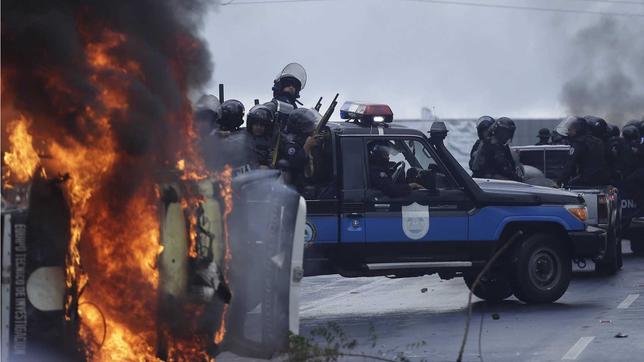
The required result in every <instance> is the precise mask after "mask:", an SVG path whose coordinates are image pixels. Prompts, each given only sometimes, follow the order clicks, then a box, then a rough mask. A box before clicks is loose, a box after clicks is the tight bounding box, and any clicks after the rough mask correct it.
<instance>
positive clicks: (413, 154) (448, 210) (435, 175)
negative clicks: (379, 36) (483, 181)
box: [365, 136, 473, 246]
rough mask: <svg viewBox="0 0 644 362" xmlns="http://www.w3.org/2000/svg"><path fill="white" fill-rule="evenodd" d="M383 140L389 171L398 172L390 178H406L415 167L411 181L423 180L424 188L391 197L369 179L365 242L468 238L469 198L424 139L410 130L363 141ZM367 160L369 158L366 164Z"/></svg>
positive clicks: (432, 241) (400, 180)
mask: <svg viewBox="0 0 644 362" xmlns="http://www.w3.org/2000/svg"><path fill="white" fill-rule="evenodd" d="M383 140H384V141H385V142H388V143H389V144H390V145H391V147H390V149H391V150H392V151H391V152H392V154H390V156H389V161H390V162H389V163H390V165H391V167H392V168H395V169H396V170H398V171H397V172H392V171H390V172H389V173H388V177H393V178H397V180H393V181H394V182H395V183H409V182H411V181H413V180H414V177H413V174H414V173H416V174H420V177H417V178H416V181H415V182H416V183H422V184H423V185H424V187H425V188H424V189H420V190H415V191H412V192H410V193H409V194H408V195H405V196H399V197H392V196H388V195H387V194H386V193H385V192H384V191H383V190H379V189H377V188H376V187H375V186H374V185H373V182H372V181H371V180H368V186H369V187H368V189H367V191H366V197H365V200H366V203H365V207H366V210H365V215H366V225H365V227H366V234H365V236H366V242H367V243H368V244H370V243H399V244H401V246H402V245H403V244H404V245H413V244H415V243H416V245H417V243H419V242H420V243H422V244H423V245H428V244H427V243H429V244H436V243H435V242H442V241H445V242H450V243H453V242H458V241H467V237H468V232H467V230H468V211H469V210H470V209H471V208H472V206H473V202H472V201H471V200H470V199H469V197H468V196H467V195H466V193H465V192H464V190H463V189H462V188H461V187H460V186H459V185H458V184H457V183H456V181H455V180H454V178H453V177H452V176H451V175H450V174H449V172H448V171H447V168H445V167H444V166H443V165H442V164H441V162H440V160H438V159H437V158H436V157H435V155H434V154H433V151H432V150H431V148H430V147H429V146H428V145H427V144H426V141H425V140H424V139H422V138H420V137H413V136H405V137H389V138H383V137H379V138H374V139H371V140H367V141H366V145H365V146H366V147H369V143H370V142H374V141H376V142H379V143H382V142H383ZM371 165H372V162H371V160H370V161H369V164H368V165H367V167H370V166H371ZM394 165H395V166H394ZM410 170H412V171H410ZM367 174H369V173H367ZM392 174H393V175H392ZM396 174H397V175H398V176H396ZM390 175H391V176H390ZM436 245H438V244H436Z"/></svg>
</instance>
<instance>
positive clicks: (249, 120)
mask: <svg viewBox="0 0 644 362" xmlns="http://www.w3.org/2000/svg"><path fill="white" fill-rule="evenodd" d="M256 123H259V124H263V125H264V127H266V128H268V129H270V128H272V127H273V112H272V111H271V110H270V108H268V107H266V106H264V105H261V104H258V105H256V106H254V107H253V108H251V109H250V111H248V116H246V130H247V131H248V132H251V131H252V130H251V127H252V126H253V125H254V124H256ZM269 131H270V130H269Z"/></svg>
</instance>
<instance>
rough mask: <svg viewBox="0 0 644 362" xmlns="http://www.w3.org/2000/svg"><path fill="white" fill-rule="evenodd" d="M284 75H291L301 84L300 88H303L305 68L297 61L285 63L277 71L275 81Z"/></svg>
mask: <svg viewBox="0 0 644 362" xmlns="http://www.w3.org/2000/svg"><path fill="white" fill-rule="evenodd" d="M285 77H293V78H295V79H297V80H299V81H300V84H302V88H300V89H304V86H305V85H306V70H305V69H304V67H303V66H302V65H300V64H299V63H289V64H287V65H286V66H285V67H284V69H282V71H281V72H279V73H277V76H275V82H277V81H279V80H280V79H282V78H285Z"/></svg>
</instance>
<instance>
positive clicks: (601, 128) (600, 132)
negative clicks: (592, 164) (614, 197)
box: [584, 116, 619, 184]
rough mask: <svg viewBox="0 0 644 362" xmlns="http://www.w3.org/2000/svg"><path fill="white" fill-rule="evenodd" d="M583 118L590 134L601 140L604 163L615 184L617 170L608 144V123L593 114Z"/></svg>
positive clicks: (617, 177)
mask: <svg viewBox="0 0 644 362" xmlns="http://www.w3.org/2000/svg"><path fill="white" fill-rule="evenodd" d="M584 119H585V120H586V123H588V126H589V128H590V134H591V135H592V136H593V137H595V138H597V139H598V140H600V141H601V142H602V146H603V148H604V157H605V159H606V164H607V166H608V172H609V174H610V178H611V180H610V182H611V183H612V184H617V182H618V179H619V176H618V174H619V173H618V171H617V169H616V167H615V161H616V160H615V159H613V155H612V152H611V149H610V144H609V143H608V123H606V121H605V120H604V119H603V118H600V117H595V116H585V117H584Z"/></svg>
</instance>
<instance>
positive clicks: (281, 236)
mask: <svg viewBox="0 0 644 362" xmlns="http://www.w3.org/2000/svg"><path fill="white" fill-rule="evenodd" d="M278 175H279V173H278V172H276V171H263V170H261V171H260V170H258V171H253V172H250V173H248V174H245V175H242V176H240V177H237V178H236V179H234V181H233V189H234V190H235V198H234V209H233V213H232V215H231V222H230V224H229V227H230V240H231V248H232V260H233V261H232V264H231V268H230V288H231V290H232V295H233V296H232V300H231V310H230V314H229V316H228V321H227V324H228V325H229V326H230V328H229V330H228V334H227V336H226V340H225V345H226V347H225V348H226V349H228V350H230V351H232V352H234V353H236V354H238V355H243V356H248V357H255V358H269V357H271V356H273V355H274V354H275V353H276V352H277V351H283V350H285V349H286V347H287V346H288V335H289V331H291V332H292V333H297V332H298V329H299V322H298V310H299V285H300V280H301V279H302V275H303V269H302V259H303V245H304V223H305V214H306V206H305V205H306V204H305V203H304V201H303V199H302V198H301V197H300V196H299V194H298V193H297V192H296V191H295V190H293V189H292V188H289V187H288V186H286V185H285V184H284V183H283V182H281V181H280V180H279V179H278Z"/></svg>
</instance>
